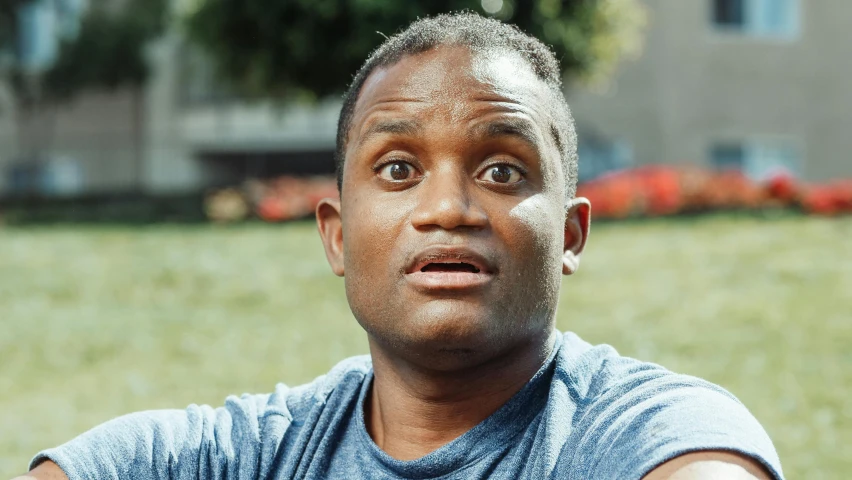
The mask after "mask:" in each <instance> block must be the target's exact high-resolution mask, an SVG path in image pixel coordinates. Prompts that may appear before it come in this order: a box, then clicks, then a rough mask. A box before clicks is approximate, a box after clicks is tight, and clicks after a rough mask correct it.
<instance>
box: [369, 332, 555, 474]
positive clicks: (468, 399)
mask: <svg viewBox="0 0 852 480" xmlns="http://www.w3.org/2000/svg"><path fill="white" fill-rule="evenodd" d="M555 341H556V334H555V332H545V333H544V334H543V335H541V337H540V338H536V339H534V340H533V341H530V342H528V343H527V344H525V345H522V346H519V347H517V348H515V349H514V350H513V351H511V352H508V353H506V354H504V355H500V356H498V358H494V359H492V360H489V361H486V362H484V363H481V364H478V365H476V366H473V367H468V368H463V369H459V370H453V371H436V370H431V369H429V368H427V367H423V366H422V365H417V364H414V363H412V362H409V361H406V360H405V359H404V358H402V357H401V356H398V355H392V354H390V353H389V352H388V351H387V350H386V349H385V348H383V347H382V346H381V345H380V344H379V343H378V342H376V341H374V339H373V338H370V353H371V355H372V358H373V372H374V380H373V386H372V389H371V391H370V394H369V396H368V399H367V404H366V405H365V409H364V410H365V411H364V413H365V420H366V426H367V430H368V431H369V432H370V436H371V437H372V438H373V441H374V442H376V445H378V446H379V448H381V449H382V450H384V451H385V453H387V454H388V455H390V456H391V457H393V458H396V459H397V460H413V459H416V458H420V457H422V456H424V455H426V454H428V453H430V452H432V451H435V450H437V449H438V448H440V447H442V446H444V445H446V444H447V443H449V442H451V441H453V440H454V439H456V438H458V437H459V436H461V435H462V434H464V433H465V432H467V431H468V430H470V429H471V428H473V427H474V426H476V425H477V424H479V423H480V422H482V421H483V420H485V419H486V418H488V416H490V415H491V414H492V413H494V412H496V411H497V410H498V409H499V408H500V407H502V406H503V405H504V404H505V403H506V402H507V401H509V399H510V398H512V396H513V395H515V394H516V393H517V392H518V391H519V390H521V388H523V387H524V385H526V384H527V382H529V380H530V379H531V378H532V376H533V375H535V373H536V372H537V371H538V370H539V369H540V368H541V366H542V365H543V364H544V362H545V360H547V357H548V356H549V355H550V353H551V352H552V350H553V348H554V345H555Z"/></svg>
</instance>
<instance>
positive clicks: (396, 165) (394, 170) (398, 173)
mask: <svg viewBox="0 0 852 480" xmlns="http://www.w3.org/2000/svg"><path fill="white" fill-rule="evenodd" d="M415 172H416V170H415V169H414V167H413V166H411V164H410V163H408V162H403V161H399V160H398V161H396V162H391V163H388V164H386V165H385V166H383V167H382V168H381V169H380V170H379V172H378V174H379V177H381V178H382V179H384V180H387V181H389V182H401V181H404V180H410V179H411V178H412V177H413V176H414V173H415Z"/></svg>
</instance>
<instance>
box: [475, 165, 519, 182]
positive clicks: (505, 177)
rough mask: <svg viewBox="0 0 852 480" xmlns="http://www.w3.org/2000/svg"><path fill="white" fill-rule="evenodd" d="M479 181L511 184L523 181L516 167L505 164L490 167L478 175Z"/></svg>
mask: <svg viewBox="0 0 852 480" xmlns="http://www.w3.org/2000/svg"><path fill="white" fill-rule="evenodd" d="M479 179H480V180H482V181H485V182H491V183H503V184H512V183H518V182H520V181H521V180H523V179H524V176H523V174H522V173H521V172H520V170H518V169H517V168H516V167H513V166H511V165H506V164H499V165H492V166H490V167H488V168H486V169H485V171H484V172H482V173H481V174H480V175H479Z"/></svg>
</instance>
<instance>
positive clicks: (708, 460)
mask: <svg viewBox="0 0 852 480" xmlns="http://www.w3.org/2000/svg"><path fill="white" fill-rule="evenodd" d="M770 478H771V477H769V476H768V475H767V474H766V472H764V470H763V467H761V466H760V465H758V464H757V463H756V462H754V461H753V460H750V459H744V458H743V457H741V456H739V455H736V454H733V453H729V452H699V453H690V454H687V455H683V456H680V457H678V458H675V459H674V460H671V461H669V462H667V463H665V464H663V465H661V466H660V467H658V468H656V469H655V470H654V471H652V472H651V473H649V474H648V475H646V476H645V477H644V478H643V480H717V479H718V480H764V479H766V480H769V479H770Z"/></svg>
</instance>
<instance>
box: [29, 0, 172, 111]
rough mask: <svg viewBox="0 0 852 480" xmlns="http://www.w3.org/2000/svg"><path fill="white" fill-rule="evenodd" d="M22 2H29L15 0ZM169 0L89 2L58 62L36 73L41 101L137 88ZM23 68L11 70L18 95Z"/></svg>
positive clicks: (142, 78) (163, 27)
mask: <svg viewBox="0 0 852 480" xmlns="http://www.w3.org/2000/svg"><path fill="white" fill-rule="evenodd" d="M13 1H16V2H19V3H24V2H25V1H27V0H13ZM167 4H168V0H127V1H125V2H117V1H111V0H93V1H92V2H90V6H89V8H88V11H87V12H86V13H85V15H84V16H83V18H82V21H81V24H80V27H79V30H78V31H77V32H76V35H74V36H72V37H71V38H67V39H64V40H63V41H61V42H60V47H59V55H58V57H57V59H56V61H55V62H54V63H53V64H52V65H51V66H50V67H48V68H47V69H46V70H45V71H43V72H41V73H40V75H39V79H38V83H39V92H38V94H39V96H40V97H41V100H44V101H49V102H61V101H65V100H69V99H71V98H72V97H73V96H74V95H76V94H77V93H79V92H81V91H83V90H86V89H108V90H112V89H116V88H119V87H134V88H139V87H141V86H142V84H144V82H145V80H146V79H147V77H148V73H149V69H148V64H147V61H146V58H145V57H146V56H145V47H146V45H147V43H148V42H149V41H150V40H152V39H154V38H156V37H157V36H158V35H160V34H161V33H162V32H163V30H164V29H165V26H166V20H167V12H168V9H167ZM25 76H26V75H25V72H22V71H21V70H17V71H15V70H13V78H14V79H15V80H16V81H15V82H14V84H15V86H16V87H17V88H16V91H17V93H18V94H19V98H20V99H22V100H26V99H28V96H29V94H30V93H31V92H29V91H27V89H26V88H23V87H25V82H22V80H23V79H24V77H25Z"/></svg>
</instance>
